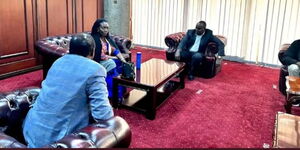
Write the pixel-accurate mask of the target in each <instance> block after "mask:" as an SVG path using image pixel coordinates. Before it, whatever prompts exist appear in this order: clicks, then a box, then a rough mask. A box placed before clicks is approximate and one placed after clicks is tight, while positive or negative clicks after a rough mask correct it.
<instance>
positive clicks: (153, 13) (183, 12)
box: [132, 0, 300, 65]
mask: <svg viewBox="0 0 300 150" xmlns="http://www.w3.org/2000/svg"><path fill="white" fill-rule="evenodd" d="M200 20H204V21H206V22H207V28H209V29H212V30H213V32H214V34H215V35H216V34H219V35H224V36H226V37H227V39H228V43H227V46H226V47H225V52H226V55H227V56H229V57H228V59H233V60H242V61H249V62H255V63H258V64H270V65H280V62H279V61H278V56H277V54H278V50H279V47H280V45H281V44H284V43H291V42H293V41H294V40H296V39H299V38H300V29H299V25H300V0H132V22H133V25H132V35H133V42H134V43H135V44H139V45H147V46H152V47H160V48H167V47H166V45H165V43H164V38H165V36H166V35H168V34H171V33H175V32H185V31H187V29H191V28H195V25H196V23H197V22H198V21H200Z"/></svg>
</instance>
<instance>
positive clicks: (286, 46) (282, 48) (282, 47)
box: [278, 43, 291, 64]
mask: <svg viewBox="0 0 300 150" xmlns="http://www.w3.org/2000/svg"><path fill="white" fill-rule="evenodd" d="M290 46H291V44H289V43H285V44H282V45H281V46H280V48H279V52H278V59H279V61H280V62H281V63H282V58H283V54H284V53H285V51H286V50H287V49H288V48H289V47H290ZM282 64H283V63H282Z"/></svg>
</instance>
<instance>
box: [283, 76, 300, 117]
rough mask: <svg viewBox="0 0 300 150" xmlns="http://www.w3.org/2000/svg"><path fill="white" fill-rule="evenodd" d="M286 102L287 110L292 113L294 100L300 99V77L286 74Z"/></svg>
mask: <svg viewBox="0 0 300 150" xmlns="http://www.w3.org/2000/svg"><path fill="white" fill-rule="evenodd" d="M285 84H286V87H287V88H286V94H287V96H286V104H285V110H286V112H287V113H289V114H290V113H291V111H292V110H291V109H292V106H293V102H295V101H298V100H299V101H300V78H299V77H293V76H286V83H285Z"/></svg>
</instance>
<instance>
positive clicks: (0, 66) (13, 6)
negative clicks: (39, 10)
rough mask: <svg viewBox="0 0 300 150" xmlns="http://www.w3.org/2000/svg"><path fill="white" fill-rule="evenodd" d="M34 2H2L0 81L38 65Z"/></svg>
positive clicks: (0, 15) (10, 0)
mask: <svg viewBox="0 0 300 150" xmlns="http://www.w3.org/2000/svg"><path fill="white" fill-rule="evenodd" d="M32 6H33V0H1V1H0V20H1V23H0V79H1V78H4V77H5V76H7V75H8V73H10V74H14V73H16V71H22V70H24V69H28V68H33V67H35V66H37V65H38V59H37V57H36V54H35V51H34V46H33V44H34V25H33V8H32Z"/></svg>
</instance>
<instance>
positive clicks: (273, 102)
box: [0, 48, 285, 148]
mask: <svg viewBox="0 0 300 150" xmlns="http://www.w3.org/2000/svg"><path fill="white" fill-rule="evenodd" d="M145 49H146V48H135V49H133V50H132V52H133V54H132V56H133V60H135V54H136V52H137V51H141V52H142V60H143V61H146V60H149V59H150V58H153V57H155V58H162V59H165V53H164V52H162V51H152V50H150V49H147V50H148V51H146V50H145ZM278 76H279V70H278V69H272V68H264V67H259V66H255V65H247V64H242V63H235V62H229V61H224V62H223V67H222V71H221V72H220V73H219V74H218V75H217V76H216V77H214V78H212V79H202V78H196V79H195V80H194V81H188V80H186V85H185V89H182V90H179V91H177V92H175V93H174V94H173V95H172V96H171V97H170V98H169V99H168V100H167V101H166V103H164V105H163V106H162V107H160V108H159V109H158V111H157V115H156V119H155V120H153V121H151V120H147V119H146V118H145V117H144V116H143V115H141V114H138V113H136V112H132V111H129V110H125V109H119V110H115V113H116V115H119V116H122V117H123V118H124V119H125V120H126V121H127V122H128V123H129V125H130V127H131V129H132V142H131V146H130V147H132V148H183V147H186V148H262V147H263V145H266V144H268V145H270V146H272V139H273V129H274V121H275V114H276V113H277V112H278V111H284V108H283V104H284V101H285V100H284V96H283V95H281V94H280V93H279V91H278V89H276V86H277V83H278ZM41 80H42V71H35V72H32V73H28V74H25V75H21V76H16V77H12V78H9V79H5V80H0V82H1V87H0V91H9V90H12V89H16V88H20V87H27V86H39V85H40V82H41Z"/></svg>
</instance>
